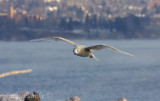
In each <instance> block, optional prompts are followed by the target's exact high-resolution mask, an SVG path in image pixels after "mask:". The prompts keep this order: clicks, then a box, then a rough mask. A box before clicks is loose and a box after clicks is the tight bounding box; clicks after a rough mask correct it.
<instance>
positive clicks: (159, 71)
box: [0, 40, 160, 101]
mask: <svg viewBox="0 0 160 101" xmlns="http://www.w3.org/2000/svg"><path fill="white" fill-rule="evenodd" d="M74 41H75V42H77V43H80V44H84V45H93V44H101V43H103V44H108V45H111V46H114V47H116V48H119V49H121V50H124V51H126V52H129V53H131V54H133V55H135V57H130V56H127V55H123V54H120V53H116V52H112V51H110V50H101V51H94V54H95V55H96V57H97V58H98V59H100V60H101V62H98V61H96V60H95V59H90V58H83V57H78V56H75V55H74V54H73V53H72V51H73V46H72V45H70V44H68V43H65V42H61V41H58V42H0V74H1V73H5V72H9V71H14V70H24V69H32V70H33V71H32V72H31V73H28V74H23V75H13V76H8V77H4V78H0V93H3V94H11V93H16V92H24V91H29V92H33V91H37V92H39V93H40V95H41V99H42V101H64V99H66V98H69V97H71V96H78V97H80V99H81V101H117V99H118V98H119V97H126V98H127V99H128V101H159V94H160V40H118V41H116V40H90V41H87V40H74Z"/></svg>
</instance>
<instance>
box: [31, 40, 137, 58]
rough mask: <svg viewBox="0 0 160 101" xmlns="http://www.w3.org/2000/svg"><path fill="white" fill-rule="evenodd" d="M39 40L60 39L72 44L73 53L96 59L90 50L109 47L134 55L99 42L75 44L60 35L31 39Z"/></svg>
mask: <svg viewBox="0 0 160 101" xmlns="http://www.w3.org/2000/svg"><path fill="white" fill-rule="evenodd" d="M41 40H48V41H56V40H62V41H65V42H68V43H70V44H72V45H73V46H74V49H73V52H74V54H75V55H78V56H81V57H90V58H95V59H96V60H98V59H97V58H96V57H95V56H94V54H93V53H92V52H91V51H92V50H101V49H110V50H112V51H115V52H119V53H122V54H125V55H129V56H134V55H132V54H129V53H127V52H124V51H122V50H119V49H117V48H114V47H111V46H108V45H104V44H101V45H93V46H89V47H87V46H84V45H79V44H76V43H75V42H73V41H71V40H68V39H65V38H62V37H45V38H39V39H33V40H31V41H41Z"/></svg>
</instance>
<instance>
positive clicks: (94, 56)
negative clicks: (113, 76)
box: [92, 54, 100, 61]
mask: <svg viewBox="0 0 160 101" xmlns="http://www.w3.org/2000/svg"><path fill="white" fill-rule="evenodd" d="M92 57H93V58H94V59H96V60H97V61H100V60H99V59H98V58H96V57H95V55H93V54H92Z"/></svg>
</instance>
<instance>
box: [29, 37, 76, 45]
mask: <svg viewBox="0 0 160 101" xmlns="http://www.w3.org/2000/svg"><path fill="white" fill-rule="evenodd" d="M42 40H47V41H57V40H62V41H66V42H68V43H70V44H72V45H73V46H77V45H78V44H76V43H75V42H73V41H71V40H68V39H65V38H62V37H45V38H39V39H33V40H31V41H42Z"/></svg>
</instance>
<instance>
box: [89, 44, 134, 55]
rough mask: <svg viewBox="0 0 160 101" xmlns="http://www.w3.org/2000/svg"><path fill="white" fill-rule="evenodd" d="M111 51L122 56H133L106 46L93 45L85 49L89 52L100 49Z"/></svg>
mask: <svg viewBox="0 0 160 101" xmlns="http://www.w3.org/2000/svg"><path fill="white" fill-rule="evenodd" d="M105 48H107V49H111V50H113V51H115V52H119V53H122V54H126V55H129V56H134V55H132V54H129V53H127V52H124V51H122V50H119V49H117V48H114V47H111V46H108V45H94V46H89V47H86V49H89V50H101V49H105Z"/></svg>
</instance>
